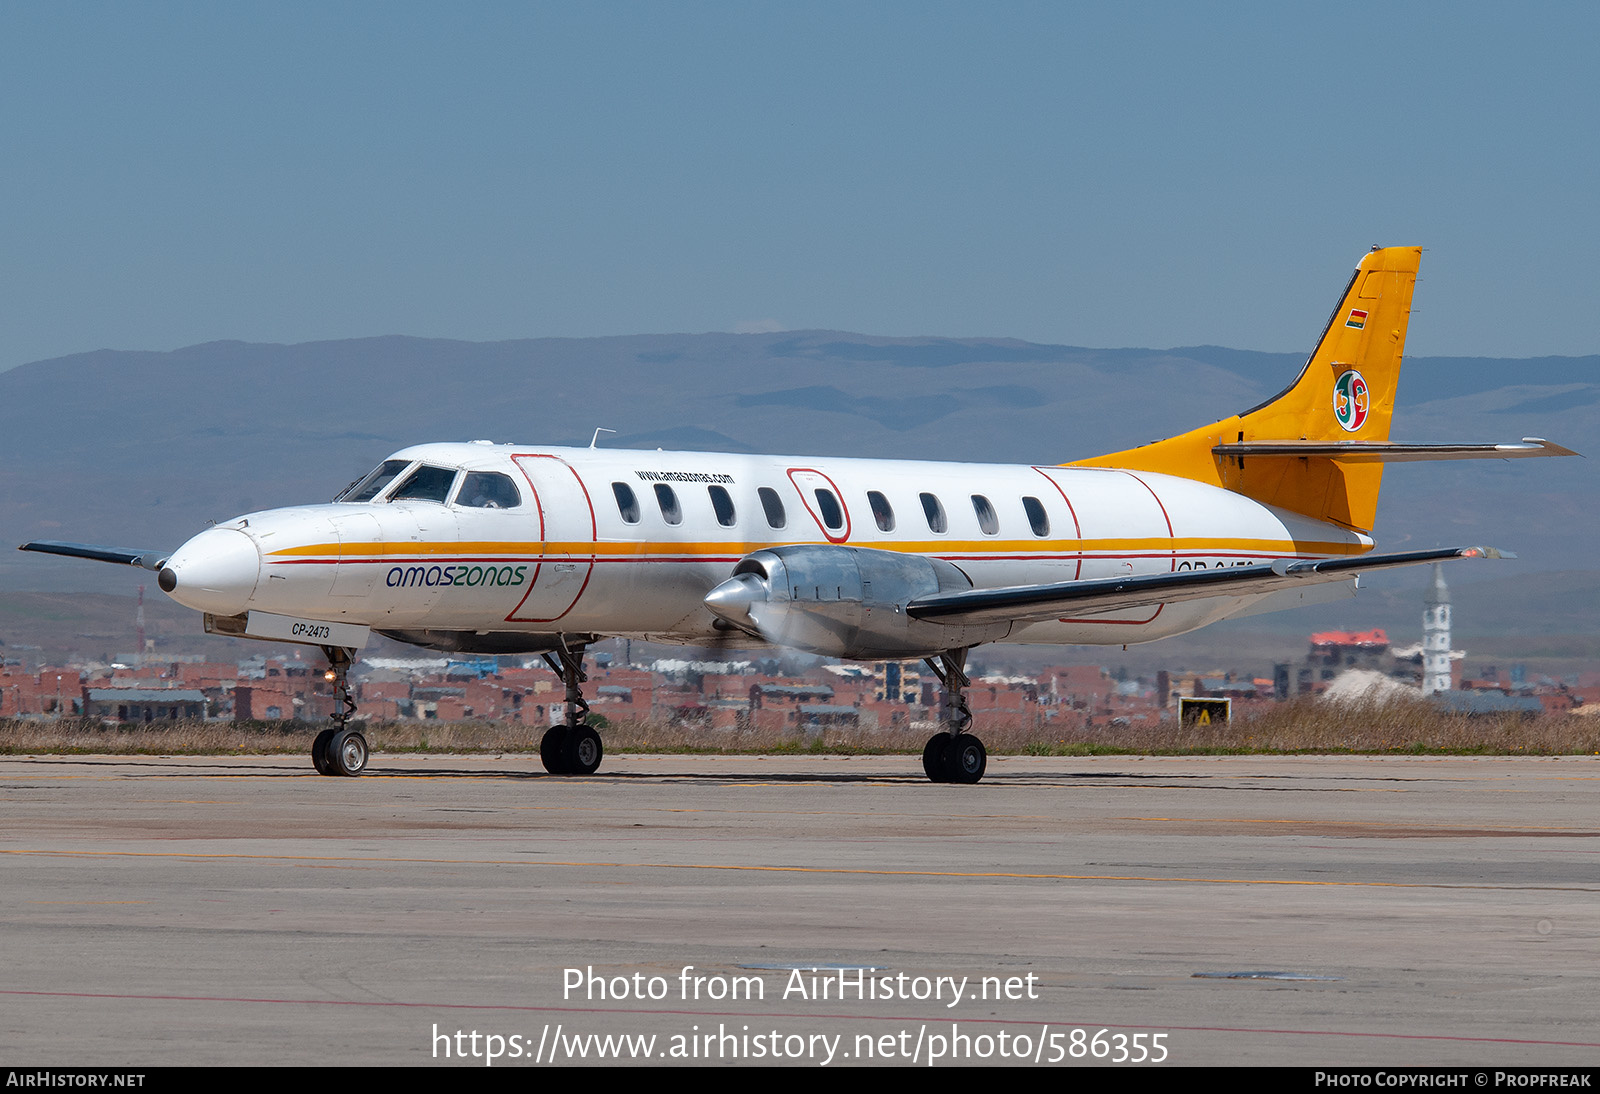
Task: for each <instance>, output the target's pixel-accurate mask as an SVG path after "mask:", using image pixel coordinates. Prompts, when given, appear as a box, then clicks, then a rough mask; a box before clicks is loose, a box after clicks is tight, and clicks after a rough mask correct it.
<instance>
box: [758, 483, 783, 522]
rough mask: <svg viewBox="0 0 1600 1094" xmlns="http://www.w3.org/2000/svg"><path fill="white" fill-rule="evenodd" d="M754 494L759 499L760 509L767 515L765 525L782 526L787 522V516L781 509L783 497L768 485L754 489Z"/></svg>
mask: <svg viewBox="0 0 1600 1094" xmlns="http://www.w3.org/2000/svg"><path fill="white" fill-rule="evenodd" d="M756 496H757V497H759V498H760V499H761V511H762V512H764V513H765V514H766V515H767V526H768V527H771V528H782V527H784V526H785V525H787V524H788V523H789V518H788V517H787V516H786V515H785V514H784V511H783V499H782V498H780V497H778V492H777V491H776V490H774V489H773V488H772V487H770V486H763V487H762V488H761V489H759V490H757V491H756Z"/></svg>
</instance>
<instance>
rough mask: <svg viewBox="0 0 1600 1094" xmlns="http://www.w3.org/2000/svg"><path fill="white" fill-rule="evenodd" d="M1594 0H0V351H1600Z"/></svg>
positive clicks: (2, 357)
mask: <svg viewBox="0 0 1600 1094" xmlns="http://www.w3.org/2000/svg"><path fill="white" fill-rule="evenodd" d="M1597 52H1600V5H1594V4H1535V5H1532V6H1530V7H1526V8H1524V9H1522V10H1520V11H1519V12H1517V13H1515V14H1513V12H1512V10H1511V9H1510V8H1509V7H1508V6H1506V5H1503V4H1496V5H1489V4H1474V3H1450V4H1360V3H1357V4H1347V5H1339V6H1337V7H1334V6H1329V5H1315V6H1314V5H1301V4H1227V5H1221V4H1215V5H1213V4H1165V3H1152V4H1140V5H1106V4H1070V3H1055V4H998V5H997V4H983V5H978V4H939V3H859V2H858V3H851V4H826V3H806V4H789V5H784V4H761V3H737V4H705V3H690V2H680V3H582V4H562V5H550V4H495V3H476V4H470V5H444V4H427V5H424V4H405V3H382V4H363V3H337V4H298V3H285V2H274V3H271V4H249V3H232V4H213V3H203V4H165V3H140V4H74V3H59V2H50V3H34V2H26V0H10V2H8V3H6V4H4V5H0V103H3V104H4V105H3V106H0V149H4V154H3V155H0V241H3V243H0V317H3V318H0V368H3V367H9V366H12V365H16V364H20V363H22V362H25V361H32V360H37V359H40V358H45V357H51V356H57V355H61V354H67V353H73V352H78V351H83V350H92V349H98V348H103V347H111V348H118V349H171V348H175V347H178V346H183V345H188V344H192V343H195V342H202V341H207V340H211V339H219V338H238V339H244V340H247V341H274V342H298V341H307V340H312V339H323V338H345V337H358V336H363V335H376V334H391V333H404V334H415V335H424V336H439V337H453V338H466V339H474V340H487V339H502V338H520V337H538V336H546V335H562V336H582V335H603V334H632V333H645V332H682V331H707V330H756V329H775V328H811V327H826V328H835V329H844V330H852V331H861V332H866V333H870V334H883V335H916V334H939V335H953V336H1012V337H1018V338H1025V339H1030V340H1035V341H1047V342H1063V343H1069V344H1075V345H1088V346H1155V347H1165V346H1175V345H1189V344H1197V343H1216V344H1222V345H1229V346H1235V347H1240V348H1246V349H1259V350H1273V351H1289V350H1296V351H1299V350H1306V349H1308V348H1309V346H1310V343H1311V342H1312V340H1313V339H1314V337H1315V335H1316V334H1317V333H1318V331H1319V330H1320V327H1321V324H1322V322H1323V321H1324V320H1325V319H1326V316H1327V313H1328V309H1329V308H1330V307H1331V306H1332V304H1333V298H1334V295H1335V294H1336V292H1337V291H1338V290H1339V289H1340V288H1341V287H1342V285H1343V282H1344V279H1345V277H1346V276H1347V275H1348V273H1349V271H1350V269H1351V268H1352V267H1353V266H1354V264H1355V262H1356V261H1357V259H1358V258H1359V257H1360V255H1361V253H1362V252H1363V251H1364V250H1365V249H1366V248H1367V247H1368V246H1369V245H1371V244H1373V243H1386V244H1401V243H1404V244H1412V243H1416V244H1421V245H1423V246H1425V247H1427V248H1428V252H1427V253H1426V254H1425V255H1424V259H1423V271H1422V277H1423V282H1422V284H1421V285H1420V286H1419V290H1418V296H1417V311H1416V315H1415V318H1414V321H1413V323H1412V328H1411V340H1410V347H1409V348H1410V349H1411V351H1412V352H1413V353H1414V354H1418V355H1438V354H1462V355H1486V356H1501V355H1503V356H1530V355H1539V354H1584V353H1595V352H1600V270H1597V266H1600V257H1597V255H1600V246H1597V244H1600V212H1597V202H1596V195H1597V194H1600V139H1597V137H1600V125H1597V124H1596V123H1597V120H1600V118H1597V115H1600V85H1597V79H1596V76H1595V74H1594V70H1593V67H1592V64H1593V60H1592V59H1593V57H1594V56H1595V54H1596V53H1597Z"/></svg>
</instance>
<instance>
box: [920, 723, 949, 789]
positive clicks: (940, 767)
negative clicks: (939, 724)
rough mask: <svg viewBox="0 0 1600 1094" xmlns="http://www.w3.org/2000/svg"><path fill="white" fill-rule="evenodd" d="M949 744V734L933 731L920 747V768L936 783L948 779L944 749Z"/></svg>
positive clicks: (945, 781)
mask: <svg viewBox="0 0 1600 1094" xmlns="http://www.w3.org/2000/svg"><path fill="white" fill-rule="evenodd" d="M949 744H950V734H948V733H935V734H934V735H933V736H932V737H929V738H928V743H927V744H926V745H924V746H923V747H922V770H923V772H924V773H925V774H926V775H927V776H928V778H929V780H930V781H932V782H936V783H947V782H949V781H950V774H949V765H948V764H946V763H945V749H946V747H947V746H948V745H949Z"/></svg>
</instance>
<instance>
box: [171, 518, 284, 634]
mask: <svg viewBox="0 0 1600 1094" xmlns="http://www.w3.org/2000/svg"><path fill="white" fill-rule="evenodd" d="M260 577H261V552H260V551H258V550H257V549H256V545H255V541H254V540H252V539H251V538H250V537H249V536H247V535H245V534H244V533H243V532H240V531H236V530H234V529H232V528H208V529H206V530H205V531H204V532H201V533H200V534H199V535H198V536H195V537H194V538H193V539H191V540H190V541H189V542H188V543H185V544H184V545H183V546H182V547H179V548H178V549H177V551H175V552H173V555H172V557H171V558H169V559H167V561H166V565H164V566H162V567H161V573H160V574H159V575H158V577H157V579H156V580H157V583H158V584H159V585H160V586H161V589H162V591H163V592H165V593H167V594H168V595H170V596H171V597H172V599H174V600H176V601H177V602H178V603H179V604H182V605H183V606H184V607H187V608H193V609H195V610H196V611H201V612H211V613H213V614H215V615H239V614H240V613H242V612H243V611H245V609H246V607H247V606H248V603H249V600H250V596H251V594H252V593H254V592H255V591H256V582H257V581H258V580H259V579H260Z"/></svg>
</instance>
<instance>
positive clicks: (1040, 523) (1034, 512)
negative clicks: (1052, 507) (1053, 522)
mask: <svg viewBox="0 0 1600 1094" xmlns="http://www.w3.org/2000/svg"><path fill="white" fill-rule="evenodd" d="M1022 508H1023V510H1024V511H1025V512H1027V514H1028V526H1029V527H1031V528H1032V529H1033V534H1034V535H1036V536H1039V537H1041V538H1043V537H1044V536H1048V535H1049V534H1050V514H1049V513H1046V512H1045V511H1044V503H1043V502H1041V501H1040V500H1039V499H1038V498H1023V499H1022Z"/></svg>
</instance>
